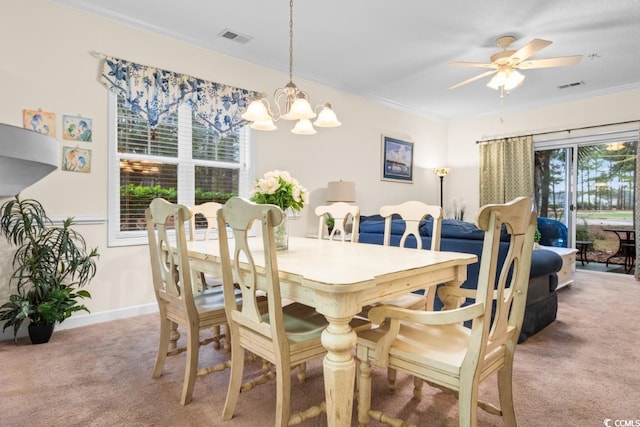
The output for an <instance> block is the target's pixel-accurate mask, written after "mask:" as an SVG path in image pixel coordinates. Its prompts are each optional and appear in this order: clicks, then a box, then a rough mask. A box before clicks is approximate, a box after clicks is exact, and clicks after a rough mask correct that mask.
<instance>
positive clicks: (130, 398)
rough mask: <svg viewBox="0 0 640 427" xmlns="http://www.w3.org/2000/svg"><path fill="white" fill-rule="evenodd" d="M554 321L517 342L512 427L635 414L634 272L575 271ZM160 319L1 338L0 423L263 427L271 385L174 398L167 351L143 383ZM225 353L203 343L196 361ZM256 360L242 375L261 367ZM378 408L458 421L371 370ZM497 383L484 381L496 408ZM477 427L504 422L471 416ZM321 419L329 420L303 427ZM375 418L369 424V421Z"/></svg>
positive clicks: (638, 408)
mask: <svg viewBox="0 0 640 427" xmlns="http://www.w3.org/2000/svg"><path fill="white" fill-rule="evenodd" d="M559 299H560V307H559V311H558V320H557V321H556V322H554V323H553V324H552V325H550V326H549V327H547V328H546V329H545V330H543V331H542V332H540V333H539V334H537V335H536V336H534V337H532V338H530V339H529V340H528V341H527V342H526V343H524V344H520V345H518V349H517V352H516V360H515V368H514V400H515V404H516V414H517V416H518V421H519V425H520V426H536V427H537V426H602V425H604V424H603V420H604V419H606V418H610V419H613V420H616V419H624V420H628V419H632V420H636V419H640V404H639V402H640V387H639V386H638V379H639V378H640V361H639V355H640V349H639V347H638V345H639V344H638V343H640V328H638V327H637V325H636V323H637V322H636V319H635V317H634V315H635V314H636V313H637V312H638V307H640V284H639V283H637V282H636V281H634V280H633V278H632V277H631V276H622V275H617V274H616V275H613V274H605V273H592V272H577V273H576V283H575V284H574V285H572V286H570V287H567V288H564V289H562V290H560V291H559ZM157 331H158V327H157V316H155V315H147V316H142V317H138V318H131V319H126V320H118V321H113V322H108V323H103V324H99V325H93V326H88V327H84V328H76V329H70V330H63V331H58V332H55V333H54V336H53V338H52V340H51V342H49V343H48V344H42V345H31V344H30V343H29V341H28V338H26V339H24V340H21V341H19V343H18V345H17V346H16V345H14V344H13V342H12V341H9V342H2V343H0V378H1V383H0V384H1V385H0V426H23V425H31V426H205V425H206V426H221V425H225V426H234V427H235V426H252V427H256V426H266V425H272V424H273V410H274V407H275V400H274V397H273V393H274V390H275V386H274V383H273V382H272V383H271V384H268V385H262V386H260V387H258V388H257V389H255V390H252V391H249V392H247V393H243V394H242V395H241V396H240V401H239V404H238V407H237V410H236V416H235V418H234V419H233V420H231V421H229V422H226V423H225V422H222V421H221V419H220V413H221V410H222V405H223V402H224V398H225V393H226V385H227V380H228V371H227V372H224V373H219V374H214V375H210V376H208V377H205V378H199V379H198V380H197V381H196V387H195V393H194V399H193V402H192V403H191V404H189V405H188V406H186V407H182V406H180V404H179V396H180V391H181V385H182V375H183V369H184V355H182V356H178V357H174V358H170V359H169V361H168V362H167V365H166V368H165V374H164V375H163V376H162V377H161V378H160V379H157V380H154V379H152V378H151V370H152V366H153V362H154V360H155V352H156V340H157ZM226 357H227V354H225V353H223V352H219V351H213V350H212V349H211V348H210V347H207V348H203V349H202V350H201V361H202V364H207V363H210V362H213V361H215V360H223V359H225V358H226ZM258 369H259V366H258V364H252V365H251V366H250V368H249V369H248V370H249V371H254V372H255V371H257V370H258ZM376 373H377V375H376V378H375V381H374V394H375V396H374V403H373V404H374V406H378V407H380V406H382V407H385V408H387V409H390V410H392V411H394V412H395V413H402V414H403V415H407V414H412V415H411V416H410V420H411V421H412V422H413V423H416V424H417V425H419V426H427V425H429V426H456V425H458V418H457V416H458V411H457V408H456V400H455V399H454V398H452V397H451V396H447V395H444V394H443V393H441V392H439V391H436V390H433V389H430V388H425V396H424V398H423V399H422V401H421V402H416V401H414V400H411V380H410V379H409V378H407V377H400V378H399V380H400V381H399V385H400V389H399V390H398V391H397V392H396V394H395V395H389V394H388V392H387V391H386V389H385V386H384V380H385V375H384V373H383V372H381V371H376ZM308 375H309V378H308V380H307V382H306V383H304V384H298V382H297V380H295V377H294V379H293V381H292V384H293V394H294V395H293V410H294V411H295V410H300V409H302V408H304V407H305V406H306V405H307V404H311V403H317V401H318V400H321V399H322V390H323V384H322V367H321V363H320V361H318V362H317V363H314V364H311V365H310V366H309V369H308ZM494 386H495V382H494V381H493V380H491V381H488V382H487V383H485V384H483V386H482V387H481V396H482V397H483V398H484V400H488V401H491V402H494V403H497V393H496V392H495V389H494ZM479 424H480V425H481V426H501V425H502V421H501V419H500V418H498V417H495V416H492V415H489V414H486V413H484V412H483V411H479ZM303 425H305V426H323V425H326V418H317V419H315V420H310V421H307V422H305V423H304V424H303ZM372 425H377V424H376V423H372Z"/></svg>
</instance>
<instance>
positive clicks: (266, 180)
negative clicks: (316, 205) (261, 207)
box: [251, 170, 309, 211]
mask: <svg viewBox="0 0 640 427" xmlns="http://www.w3.org/2000/svg"><path fill="white" fill-rule="evenodd" d="M251 200H252V201H254V202H256V203H260V204H267V203H269V204H273V205H276V206H279V207H280V209H282V210H286V209H288V208H291V209H293V210H294V211H299V210H300V209H302V208H303V207H304V205H305V203H308V202H309V191H307V189H306V188H304V187H303V186H302V185H300V183H299V182H298V180H297V179H295V178H293V177H292V176H291V175H290V174H289V172H286V171H280V170H273V171H270V172H267V173H265V174H264V176H263V177H262V178H259V179H257V180H256V184H255V185H254V187H253V190H251Z"/></svg>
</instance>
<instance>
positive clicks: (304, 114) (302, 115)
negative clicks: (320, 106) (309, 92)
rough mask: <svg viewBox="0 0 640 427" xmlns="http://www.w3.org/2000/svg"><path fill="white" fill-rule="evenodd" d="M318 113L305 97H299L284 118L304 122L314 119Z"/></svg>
mask: <svg viewBox="0 0 640 427" xmlns="http://www.w3.org/2000/svg"><path fill="white" fill-rule="evenodd" d="M315 116H316V113H314V112H313V109H311V105H310V104H309V101H307V100H306V99H305V98H304V96H302V97H301V96H298V97H297V98H296V100H295V101H294V102H293V104H291V110H289V112H288V113H286V114H284V115H283V116H282V118H283V119H285V120H303V119H313V118H314V117H315Z"/></svg>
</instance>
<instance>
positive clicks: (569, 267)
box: [540, 245, 578, 289]
mask: <svg viewBox="0 0 640 427" xmlns="http://www.w3.org/2000/svg"><path fill="white" fill-rule="evenodd" d="M540 249H545V250H547V251H553V252H555V253H557V254H558V255H560V257H561V258H562V268H561V269H560V271H558V288H557V289H560V288H562V287H564V286H567V285H570V284H572V283H573V273H574V272H575V271H576V254H577V253H578V250H577V249H573V248H558V247H555V246H542V245H540Z"/></svg>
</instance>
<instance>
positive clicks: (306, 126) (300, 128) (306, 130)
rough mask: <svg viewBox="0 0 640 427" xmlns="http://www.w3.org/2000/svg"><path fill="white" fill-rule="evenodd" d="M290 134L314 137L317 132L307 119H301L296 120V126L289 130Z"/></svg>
mask: <svg viewBox="0 0 640 427" xmlns="http://www.w3.org/2000/svg"><path fill="white" fill-rule="evenodd" d="M291 133H295V134H296V135H315V134H316V133H318V132H317V131H316V130H315V129H314V128H313V125H312V124H311V121H310V120H309V119H301V120H298V122H297V123H296V126H295V127H294V128H293V129H291Z"/></svg>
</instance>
